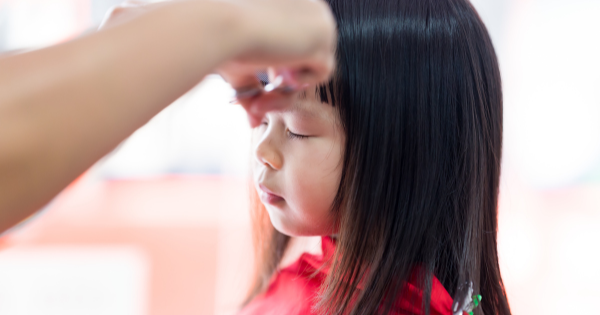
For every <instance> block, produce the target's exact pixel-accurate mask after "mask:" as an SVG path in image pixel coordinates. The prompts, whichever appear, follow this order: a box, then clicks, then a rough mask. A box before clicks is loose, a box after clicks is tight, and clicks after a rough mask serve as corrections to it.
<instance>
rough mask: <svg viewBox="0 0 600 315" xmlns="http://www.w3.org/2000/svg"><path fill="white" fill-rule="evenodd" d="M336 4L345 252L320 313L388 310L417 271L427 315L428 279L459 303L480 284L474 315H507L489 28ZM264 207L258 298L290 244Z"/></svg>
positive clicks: (426, 4) (442, 13) (497, 109)
mask: <svg viewBox="0 0 600 315" xmlns="http://www.w3.org/2000/svg"><path fill="white" fill-rule="evenodd" d="M327 2H328V3H329V4H330V6H331V9H332V11H333V14H334V16H335V18H336V20H337V23H338V45H337V52H336V54H337V61H338V64H337V71H336V75H335V77H334V78H333V79H332V81H331V82H329V83H328V84H325V85H323V86H321V87H320V88H319V92H320V93H319V94H320V97H321V99H322V100H323V101H326V102H329V103H330V104H332V105H333V106H335V107H337V108H338V111H339V114H340V118H341V122H342V124H343V127H344V130H345V132H346V149H345V154H344V160H343V171H342V178H341V182H340V186H339V190H338V193H337V196H336V198H335V201H334V204H333V205H332V215H335V216H336V218H338V220H339V221H338V231H339V232H338V235H337V240H336V242H337V246H336V253H335V255H334V259H333V261H332V266H331V272H330V274H329V275H328V277H327V280H326V282H325V283H324V284H323V286H322V288H321V292H320V294H319V296H318V301H316V307H317V308H318V309H319V310H320V311H321V312H322V313H324V314H336V315H338V314H339V315H342V314H369V315H370V314H387V313H389V312H390V310H391V309H392V307H393V303H394V301H395V300H396V298H397V297H398V295H401V294H406V292H405V291H404V290H403V289H404V285H405V284H406V281H407V279H408V277H410V276H411V275H412V274H413V273H414V272H415V270H416V271H418V276H419V279H420V283H421V287H422V289H423V292H424V294H423V305H422V307H423V313H424V314H429V304H430V299H431V284H432V278H433V276H435V277H437V278H438V279H439V280H440V282H441V283H442V284H443V286H444V287H445V288H446V290H447V291H448V292H449V294H450V295H451V296H452V297H453V298H454V299H455V301H457V302H458V301H460V302H461V303H462V301H463V300H464V298H465V296H466V295H467V294H468V291H469V286H470V285H472V287H473V290H474V294H480V295H482V296H483V300H482V301H481V306H480V307H478V308H476V309H475V314H502V315H505V314H510V309H509V306H508V301H507V298H506V293H505V290H504V285H503V282H502V278H501V275H500V269H499V265H498V253H497V243H496V235H497V204H498V185H499V177H500V162H501V151H502V88H501V81H500V72H499V69H498V62H497V58H496V55H495V52H494V48H493V46H492V42H491V40H490V37H489V34H488V32H487V30H486V28H485V26H484V24H483V22H482V21H481V19H480V18H479V16H478V14H477V13H476V11H475V9H474V8H473V7H472V5H471V4H470V3H469V2H468V1H467V0H327ZM255 210H256V211H255V214H258V216H259V217H261V218H262V219H259V221H260V222H262V223H259V224H262V226H263V228H262V229H261V230H262V232H263V234H262V235H263V238H258V239H257V244H258V245H259V247H258V258H259V259H258V264H259V270H258V271H257V278H256V283H255V285H254V287H253V290H252V292H251V294H250V298H252V297H254V296H255V295H257V294H260V292H262V290H264V289H265V288H266V286H267V284H268V282H269V279H270V278H271V276H272V275H273V273H274V271H275V270H276V268H277V265H278V263H279V261H280V259H281V256H282V255H283V253H284V251H285V248H286V246H287V244H288V242H287V240H288V238H287V237H286V236H285V235H282V234H281V233H279V232H277V231H275V230H273V228H272V226H271V225H270V224H269V223H268V222H266V221H265V220H264V217H265V216H264V208H262V207H261V205H260V203H257V207H256V208H255ZM261 213H262V215H261ZM265 222H266V223H265ZM264 224H266V225H267V228H266V230H268V231H267V233H264V232H265V231H266V230H265V228H264V226H265V225H264ZM359 282H360V283H361V288H360V289H359V288H358V283H359ZM460 306H462V305H460Z"/></svg>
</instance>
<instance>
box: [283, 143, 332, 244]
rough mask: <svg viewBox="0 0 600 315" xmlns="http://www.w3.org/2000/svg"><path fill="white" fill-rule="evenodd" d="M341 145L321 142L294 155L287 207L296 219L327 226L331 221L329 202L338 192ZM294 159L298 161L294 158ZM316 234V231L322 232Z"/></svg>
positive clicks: (323, 226) (320, 227) (322, 226)
mask: <svg viewBox="0 0 600 315" xmlns="http://www.w3.org/2000/svg"><path fill="white" fill-rule="evenodd" d="M340 153H341V152H340V148H339V146H337V145H331V144H326V143H322V144H321V145H320V146H317V147H316V148H314V149H313V150H304V151H303V152H299V153H298V154H296V155H294V156H295V161H294V163H293V165H294V167H293V168H291V169H290V171H291V172H293V173H294V174H290V175H291V176H290V177H288V178H293V179H294V180H293V182H291V183H290V184H291V187H290V188H292V187H293V188H292V190H293V198H292V199H291V200H290V203H291V204H290V206H291V207H292V208H293V209H292V210H293V211H294V214H295V215H296V216H297V217H298V219H299V220H301V221H303V222H304V223H306V224H310V225H313V226H315V227H317V226H318V227H319V229H324V228H327V229H328V228H330V227H331V226H332V224H333V223H334V221H335V220H334V219H335V218H333V217H332V216H331V205H332V204H333V200H334V198H335V195H336V193H337V190H338V187H339V183H340V178H341V174H342V165H341V158H342V157H341V154H340ZM296 158H297V160H296ZM322 233H323V232H321V233H318V234H322Z"/></svg>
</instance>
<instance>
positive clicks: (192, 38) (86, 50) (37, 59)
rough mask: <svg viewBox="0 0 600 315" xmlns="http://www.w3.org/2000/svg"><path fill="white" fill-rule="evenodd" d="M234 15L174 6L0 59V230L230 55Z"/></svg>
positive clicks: (215, 8) (234, 50) (222, 9)
mask: <svg viewBox="0 0 600 315" xmlns="http://www.w3.org/2000/svg"><path fill="white" fill-rule="evenodd" d="M238 17H239V16H238V15H237V14H236V12H234V10H230V8H229V7H228V5H227V4H226V3H222V2H212V1H206V2H205V1H197V2H196V3H193V4H192V3H181V4H174V5H170V6H166V7H163V8H161V9H160V10H155V11H153V12H149V13H147V14H146V15H144V16H142V17H140V18H137V19H135V20H133V21H131V22H128V23H125V24H123V25H120V26H116V27H114V28H111V29H108V30H106V31H102V32H98V33H96V34H93V35H91V36H88V37H85V38H82V39H79V40H76V41H73V42H70V43H66V44H63V45H60V46H56V47H51V48H48V49H44V50H39V51H35V52H30V53H27V54H23V55H17V56H12V57H8V58H5V59H0V231H3V230H5V229H7V228H8V227H10V226H12V225H13V224H14V223H16V222H18V221H19V220H21V219H23V218H24V217H26V216H28V215H29V214H31V213H32V212H33V211H35V210H36V209H38V208H39V207H41V206H42V205H43V204H44V203H46V202H48V201H49V199H51V198H52V197H53V196H54V195H55V194H57V193H58V192H59V191H60V190H61V189H63V188H64V187H65V186H66V185H67V184H68V183H69V182H71V181H72V180H73V179H74V178H76V177H77V176H78V175H79V174H81V173H82V172H83V171H85V170H86V169H87V168H89V167H90V166H91V165H92V164H93V163H94V162H96V161H97V160H98V159H100V158H101V157H102V156H103V155H105V154H106V153H108V152H109V151H110V150H111V149H112V148H114V147H115V146H116V145H117V144H118V143H119V142H121V141H122V140H123V139H124V138H126V137H127V136H128V135H130V134H131V133H132V132H133V131H135V130H136V129H137V128H139V127H140V126H142V125H143V124H144V123H146V122H147V121H148V120H149V119H150V118H151V117H153V116H154V115H155V114H157V113H158V112H159V111H160V110H162V109H163V108H164V107H166V106H167V105H168V104H170V103H171V102H173V101H174V100H175V99H176V98H177V97H179V96H180V95H182V94H183V93H185V92H186V91H188V90H189V89H190V88H192V87H193V86H194V85H195V84H197V83H198V82H199V81H200V80H201V79H202V78H203V77H204V76H205V75H206V74H207V73H209V72H210V71H211V70H212V69H214V68H215V67H216V66H217V65H218V64H220V63H221V62H223V61H224V60H227V59H229V58H231V57H233V56H234V55H235V54H238V53H239V52H240V50H241V49H242V47H241V45H243V43H242V38H241V37H240V36H241V29H240V28H241V27H242V25H241V24H240V21H239V19H238Z"/></svg>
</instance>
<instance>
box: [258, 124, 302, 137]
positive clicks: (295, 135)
mask: <svg viewBox="0 0 600 315" xmlns="http://www.w3.org/2000/svg"><path fill="white" fill-rule="evenodd" d="M262 124H263V125H265V126H267V125H268V123H267V122H265V121H263V123H262ZM287 136H288V138H290V139H300V140H302V139H306V138H308V137H309V136H305V135H299V134H297V133H293V132H291V131H289V130H288V131H287Z"/></svg>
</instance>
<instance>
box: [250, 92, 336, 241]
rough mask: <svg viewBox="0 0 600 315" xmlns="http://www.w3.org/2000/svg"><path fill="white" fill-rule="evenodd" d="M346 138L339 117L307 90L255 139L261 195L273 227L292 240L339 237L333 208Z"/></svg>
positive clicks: (256, 179)
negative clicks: (299, 237)
mask: <svg viewBox="0 0 600 315" xmlns="http://www.w3.org/2000/svg"><path fill="white" fill-rule="evenodd" d="M344 145H345V135H344V132H343V129H342V127H341V125H340V123H339V119H338V114H337V111H336V110H335V109H334V107H333V106H331V105H330V104H326V103H322V102H321V101H320V100H319V98H318V97H317V95H316V91H315V89H312V88H311V89H307V91H306V97H304V96H303V95H301V96H299V97H298V98H296V100H294V104H293V105H292V106H290V108H289V109H286V110H285V111H275V112H269V113H267V115H266V116H265V118H264V119H263V123H262V124H261V125H260V126H259V127H257V128H256V129H255V133H254V135H253V151H254V163H253V175H254V184H255V186H256V190H257V192H258V194H259V196H260V198H261V201H262V203H263V204H264V205H265V207H266V209H267V212H268V213H269V217H270V218H271V222H272V223H273V226H274V227H275V228H276V229H277V230H278V231H280V232H281V233H283V234H286V235H290V236H317V235H331V234H334V233H335V231H334V223H335V219H336V218H335V217H334V216H333V215H332V212H331V206H332V203H333V199H334V197H335V195H336V193H337V190H338V187H339V184H340V178H341V174H342V157H343V152H344Z"/></svg>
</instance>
